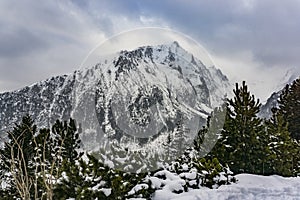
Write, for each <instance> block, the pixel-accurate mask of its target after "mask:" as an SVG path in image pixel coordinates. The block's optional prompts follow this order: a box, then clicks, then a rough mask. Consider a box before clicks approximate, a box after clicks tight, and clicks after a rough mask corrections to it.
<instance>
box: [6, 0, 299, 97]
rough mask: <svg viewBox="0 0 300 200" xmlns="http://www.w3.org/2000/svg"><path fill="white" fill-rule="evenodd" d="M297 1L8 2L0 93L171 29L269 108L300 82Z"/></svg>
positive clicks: (26, 0)
mask: <svg viewBox="0 0 300 200" xmlns="http://www.w3.org/2000/svg"><path fill="white" fill-rule="evenodd" d="M299 11H300V1H299V0H285V1H280V0H278V1H277V0H230V1H229V0H228V1H226V0H205V1H204V0H163V1H154V0H143V1H140V0H126V1H125V0H90V1H86V0H73V1H72V0H64V1H59V0H48V1H47V0H44V1H35V0H20V1H17V0H3V1H0V27H1V28H0V92H4V91H11V90H15V89H18V88H21V87H24V86H26V85H29V84H32V83H34V82H37V81H40V80H43V79H46V78H49V77H51V76H53V75H59V74H66V73H71V72H72V71H74V70H76V69H78V68H79V66H80V64H81V62H82V61H83V60H84V59H85V57H86V56H87V54H88V53H89V52H90V51H91V50H92V49H93V48H95V46H96V45H97V44H99V43H101V42H102V41H104V40H105V39H107V38H110V37H112V36H113V35H115V34H118V33H120V32H123V31H128V30H131V29H134V28H141V27H162V28H169V29H172V30H175V31H178V32H181V33H183V34H186V35H188V36H190V37H192V38H193V39H195V40H196V41H197V42H199V43H200V44H202V46H204V47H205V48H206V50H207V51H208V52H209V53H210V55H211V57H212V58H213V61H214V63H215V64H216V65H217V67H218V68H220V69H221V70H222V71H223V73H224V74H226V75H227V76H228V78H229V79H230V80H232V81H233V82H235V81H241V80H246V81H247V82H248V84H249V86H250V89H251V88H252V91H253V93H255V94H256V96H258V97H259V98H261V99H262V100H264V99H265V98H266V97H267V96H269V95H270V93H271V92H272V90H273V89H274V88H276V87H277V85H278V82H280V79H281V78H282V77H283V76H284V74H285V73H286V71H287V70H289V69H292V70H293V71H294V73H296V74H300V12H299Z"/></svg>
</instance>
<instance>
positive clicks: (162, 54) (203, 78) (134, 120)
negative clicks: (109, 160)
mask: <svg viewBox="0 0 300 200" xmlns="http://www.w3.org/2000/svg"><path fill="white" fill-rule="evenodd" d="M229 88H230V84H229V82H228V80H227V78H226V76H225V75H223V74H222V72H221V71H220V70H218V69H217V68H215V67H208V66H205V65H204V64H203V62H202V61H201V60H200V59H199V58H197V57H196V56H194V55H193V54H191V53H189V52H187V51H186V50H185V49H184V48H182V47H181V46H180V44H179V43H178V42H173V43H170V44H162V45H155V46H143V47H138V48H136V49H133V50H123V51H120V52H117V53H115V54H114V55H110V56H108V57H105V58H102V61H100V62H98V63H95V64H94V65H93V66H92V67H89V68H84V69H80V70H77V71H75V72H74V73H73V74H71V75H68V76H60V77H55V78H52V79H49V80H47V81H42V82H40V83H37V84H35V85H32V86H29V87H26V89H25V88H24V89H23V90H19V91H15V92H11V93H6V94H0V99H1V101H0V111H1V112H0V119H1V120H0V130H7V128H10V127H9V126H7V124H12V125H13V123H15V122H18V121H19V120H20V118H21V117H22V115H23V114H25V113H30V114H31V115H32V116H33V118H34V119H35V121H36V122H37V125H38V126H49V125H50V124H51V123H53V121H54V120H56V119H63V120H64V119H68V118H69V117H73V118H75V119H76V121H77V122H78V123H80V124H81V127H82V130H83V133H82V135H81V139H82V141H83V148H85V149H87V150H95V149H97V150H100V149H105V151H104V152H110V149H107V147H109V146H111V145H110V144H115V143H118V144H119V147H120V148H125V149H128V148H129V149H131V150H143V151H147V152H152V154H151V155H152V156H154V155H166V154H164V151H168V152H169V154H168V156H170V155H173V156H176V155H178V153H180V150H183V149H182V148H181V147H186V146H188V144H190V142H192V141H193V139H194V136H195V134H196V133H197V131H198V130H199V128H201V127H202V125H204V123H205V120H206V118H207V116H208V115H209V114H210V112H211V111H212V110H213V108H214V107H215V106H217V105H220V104H221V103H222V99H223V98H224V96H225V94H226V93H228V91H230V89H229ZM145 159H146V158H145ZM168 159H169V158H168ZM170 159H171V158H170Z"/></svg>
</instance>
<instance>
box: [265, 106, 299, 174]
mask: <svg viewBox="0 0 300 200" xmlns="http://www.w3.org/2000/svg"><path fill="white" fill-rule="evenodd" d="M272 112H273V115H272V117H271V118H270V119H269V120H268V121H266V127H267V132H268V135H269V140H270V141H269V148H270V154H269V155H268V160H269V163H270V173H271V174H278V175H282V176H293V175H296V174H297V172H299V169H298V160H299V159H298V158H299V153H300V152H299V150H300V148H299V144H298V143H297V141H296V140H295V139H293V138H291V136H290V133H289V131H288V123H287V122H286V121H285V119H284V117H283V115H282V113H281V112H278V110H277V109H276V108H273V109H272Z"/></svg>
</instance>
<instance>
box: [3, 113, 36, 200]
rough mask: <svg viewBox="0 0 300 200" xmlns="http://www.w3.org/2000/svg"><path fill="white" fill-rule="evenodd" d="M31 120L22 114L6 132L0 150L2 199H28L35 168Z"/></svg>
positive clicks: (33, 126) (33, 128)
mask: <svg viewBox="0 0 300 200" xmlns="http://www.w3.org/2000/svg"><path fill="white" fill-rule="evenodd" d="M36 130H37V128H36V126H35V125H34V123H33V120H32V119H31V118H30V117H29V116H28V115H26V116H24V117H23V118H22V121H21V123H20V124H16V126H15V127H14V128H13V130H12V131H11V132H8V141H7V142H5V146H4V149H1V150H0V158H1V175H0V178H1V179H2V180H4V181H5V182H6V184H7V187H6V188H4V189H3V190H1V196H2V198H4V199H10V198H12V197H15V198H21V199H30V198H32V196H31V195H30V194H31V193H32V191H33V190H34V189H33V188H34V187H33V183H34V179H35V178H34V176H35V170H34V167H33V162H32V161H33V158H34V144H33V137H34V135H35V133H36Z"/></svg>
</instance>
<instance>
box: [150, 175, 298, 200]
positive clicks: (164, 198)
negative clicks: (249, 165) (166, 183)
mask: <svg viewBox="0 0 300 200" xmlns="http://www.w3.org/2000/svg"><path fill="white" fill-rule="evenodd" d="M236 178H237V179H238V182H237V183H236V184H231V185H223V186H221V187H219V188H218V189H208V188H201V189H195V190H190V191H189V192H185V193H181V194H174V193H172V192H171V191H170V190H168V189H167V188H168V187H164V188H163V189H162V190H158V191H156V193H155V196H154V200H222V199H224V200H225V199H226V200H228V199H230V200H235V199H242V200H244V199H245V200H261V199H263V200H266V199H267V200H278V199H284V200H296V199H299V200H300V177H297V178H284V177H281V176H258V175H251V174H240V175H237V176H236Z"/></svg>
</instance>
